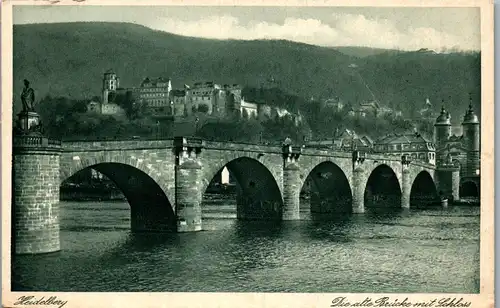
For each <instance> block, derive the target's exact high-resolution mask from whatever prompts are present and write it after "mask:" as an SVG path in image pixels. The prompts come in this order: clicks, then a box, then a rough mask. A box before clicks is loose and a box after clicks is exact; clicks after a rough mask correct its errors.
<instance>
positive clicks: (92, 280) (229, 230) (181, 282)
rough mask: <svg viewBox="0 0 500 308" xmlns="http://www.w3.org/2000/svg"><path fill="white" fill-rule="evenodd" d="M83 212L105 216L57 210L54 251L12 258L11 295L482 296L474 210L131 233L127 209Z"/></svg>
mask: <svg viewBox="0 0 500 308" xmlns="http://www.w3.org/2000/svg"><path fill="white" fill-rule="evenodd" d="M88 206H89V207H90V208H91V209H95V208H98V207H100V208H102V210H101V211H95V210H89V211H87V210H85V209H84V208H85V206H83V205H82V204H81V203H74V204H72V203H66V204H63V206H62V212H61V218H62V220H61V223H62V231H61V246H62V249H63V250H62V251H61V252H58V253H54V254H49V255H37V256H19V257H16V258H15V259H14V262H13V273H12V278H13V279H12V280H13V288H14V289H15V290H36V291H51V290H52V291H115V292H116V291H174V292H179V291H184V292H189V291H198V292H213V291H218V292H449V293H463V292H478V290H479V208H470V207H465V208H452V207H450V208H448V209H439V208H438V209H434V208H426V209H413V208H412V209H410V210H398V211H393V210H391V211H387V210H383V209H369V210H368V211H367V212H366V213H365V214H349V215H338V214H334V213H332V215H331V216H329V217H328V218H327V217H322V218H319V217H311V219H310V220H301V221H280V222H276V221H239V220H234V219H205V220H204V221H203V222H204V231H201V232H197V233H131V232H130V221H129V215H130V213H129V212H127V211H122V210H120V209H122V208H124V207H126V206H127V205H123V204H88ZM213 213H214V212H212V214H213ZM49 274H50V275H49ZM450 275H452V276H453V279H449V277H450Z"/></svg>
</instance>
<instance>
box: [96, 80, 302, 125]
mask: <svg viewBox="0 0 500 308" xmlns="http://www.w3.org/2000/svg"><path fill="white" fill-rule="evenodd" d="M241 92H242V87H241V86H240V85H238V84H233V85H228V84H225V85H222V86H221V85H219V84H216V83H214V82H211V81H208V82H197V83H194V85H193V86H192V87H191V86H189V85H184V88H183V89H173V88H172V81H171V80H170V78H163V77H159V78H155V79H151V78H149V77H146V78H145V79H144V80H143V81H142V82H141V84H140V86H139V87H132V88H123V87H120V79H119V77H118V76H117V74H116V73H115V72H114V71H113V70H108V71H106V72H105V73H104V76H103V80H102V102H95V101H92V102H90V103H89V105H88V106H87V108H88V111H89V112H97V113H102V114H119V113H124V110H123V108H122V107H121V106H120V105H119V104H117V97H118V96H122V97H126V98H127V99H130V100H131V101H133V102H137V103H140V104H142V105H143V106H145V107H146V108H147V109H148V110H149V111H151V113H152V114H153V115H155V116H158V117H173V118H174V119H175V118H181V117H189V116H192V115H196V114H198V113H203V114H206V115H209V116H215V117H221V118H222V117H229V116H233V115H238V116H241V117H243V118H258V119H266V118H271V117H283V116H290V117H292V118H293V119H294V121H295V122H296V123H298V122H300V121H302V118H301V116H300V114H299V115H294V114H291V113H290V112H288V111H287V110H284V109H283V108H273V107H271V106H269V105H267V104H265V103H262V102H252V101H248V100H246V99H245V98H244V97H243V96H242V94H241Z"/></svg>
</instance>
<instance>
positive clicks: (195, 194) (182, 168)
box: [174, 138, 202, 232]
mask: <svg viewBox="0 0 500 308" xmlns="http://www.w3.org/2000/svg"><path fill="white" fill-rule="evenodd" d="M174 143H175V144H174V145H175V147H176V166H175V214H176V218H177V232H193V231H200V230H201V229H202V225H201V201H202V193H201V190H200V187H201V183H200V181H201V173H202V170H201V169H202V168H201V165H200V163H199V162H198V159H197V158H198V155H199V154H200V152H201V142H198V140H193V141H192V140H189V141H188V140H187V139H186V138H176V139H175V140H174Z"/></svg>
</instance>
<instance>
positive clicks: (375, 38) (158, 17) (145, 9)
mask: <svg viewBox="0 0 500 308" xmlns="http://www.w3.org/2000/svg"><path fill="white" fill-rule="evenodd" d="M479 14H480V12H479V9H478V8H417V7H414V8H401V7H399V8H397V7H394V8H390V7H388V8H380V7H358V8H355V7H235V6H224V7H220V6H219V7H216V6H205V7H202V6H160V7H159V6H89V5H80V6H47V5H44V6H24V5H23V6H21V5H19V6H14V10H13V15H14V16H13V21H14V24H30V23H53V22H76V21H110V22H132V23H136V24H140V25H144V26H146V27H149V28H152V29H155V30H161V31H166V32H171V33H175V34H179V35H185V36H193V37H203V38H212V39H242V40H253V39H286V40H291V41H296V42H302V43H308V44H313V45H319V46H328V47H334V46H366V47H373V48H388V49H400V50H418V49H420V48H429V49H432V50H434V51H437V52H443V51H449V50H462V51H470V50H476V51H477V50H480V17H479V16H480V15H479Z"/></svg>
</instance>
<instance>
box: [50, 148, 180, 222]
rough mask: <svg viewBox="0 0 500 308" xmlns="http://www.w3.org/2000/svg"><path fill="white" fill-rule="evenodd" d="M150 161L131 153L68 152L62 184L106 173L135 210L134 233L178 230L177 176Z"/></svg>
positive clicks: (63, 167) (63, 162)
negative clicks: (84, 173)
mask: <svg viewBox="0 0 500 308" xmlns="http://www.w3.org/2000/svg"><path fill="white" fill-rule="evenodd" d="M159 166H161V164H154V163H153V162H151V161H149V160H148V159H145V158H142V157H138V156H136V155H133V154H131V153H129V154H125V153H123V152H122V153H119V154H115V155H110V153H106V152H89V153H85V154H81V153H65V154H64V155H62V157H61V160H60V170H61V172H60V178H59V179H60V184H62V183H63V181H65V180H66V179H68V178H70V177H71V176H72V175H74V174H76V173H77V172H79V171H81V170H84V169H86V168H92V169H95V170H97V171H99V172H100V173H102V174H104V175H105V176H106V177H108V178H109V179H110V180H111V181H113V182H114V183H115V184H116V186H117V187H118V188H119V189H120V190H121V191H122V193H123V194H124V195H125V197H126V199H127V201H128V203H129V205H130V209H131V228H132V230H133V231H175V228H176V223H175V212H174V206H173V204H174V203H173V202H171V200H172V201H174V199H173V196H174V194H173V193H169V191H171V189H169V186H170V185H169V184H170V183H169V182H168V179H171V178H173V174H169V172H165V170H161V169H160V168H158V167H159Z"/></svg>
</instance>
